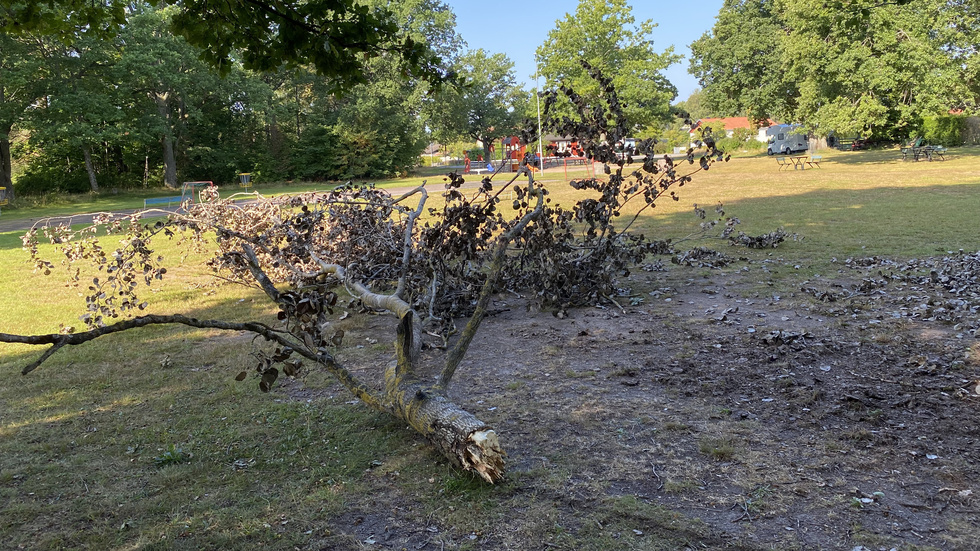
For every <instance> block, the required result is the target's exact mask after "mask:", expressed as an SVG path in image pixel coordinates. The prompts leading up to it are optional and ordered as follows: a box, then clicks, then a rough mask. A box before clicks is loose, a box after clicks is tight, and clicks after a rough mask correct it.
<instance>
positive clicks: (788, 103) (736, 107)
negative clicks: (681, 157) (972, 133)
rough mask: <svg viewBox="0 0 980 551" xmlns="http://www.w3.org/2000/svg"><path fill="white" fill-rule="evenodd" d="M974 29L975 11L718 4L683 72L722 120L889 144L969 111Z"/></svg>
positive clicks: (775, 0)
mask: <svg viewBox="0 0 980 551" xmlns="http://www.w3.org/2000/svg"><path fill="white" fill-rule="evenodd" d="M978 21H980V10H978V6H977V5H976V3H975V2H947V1H945V0H926V1H923V2H909V1H898V2H876V1H874V0H860V1H854V2H829V3H828V2H815V1H812V2H811V1H804V2H798V1H797V2H789V1H786V0H763V1H746V0H727V1H726V2H725V5H724V6H723V7H722V9H721V12H720V13H719V15H718V20H717V22H716V24H715V26H714V27H713V29H712V30H711V32H709V33H706V34H705V35H704V36H703V37H701V38H700V39H699V40H697V41H695V42H694V43H693V44H692V45H691V48H692V52H693V58H692V61H691V72H692V73H693V74H694V75H696V76H697V77H698V78H699V80H700V82H701V85H702V86H703V88H704V94H705V101H706V103H707V104H708V106H709V107H710V108H711V109H715V110H718V111H720V112H721V114H725V115H736V114H744V115H748V116H750V117H753V118H755V119H764V118H766V117H772V118H776V119H782V120H785V121H787V122H801V123H804V124H805V125H806V126H807V127H808V128H809V129H811V130H812V131H815V132H817V133H818V134H823V135H826V134H828V133H829V132H831V131H834V132H836V133H837V134H840V135H855V134H862V135H875V136H878V137H883V138H893V139H894V138H899V137H904V136H907V135H908V134H909V133H910V132H911V131H913V129H915V128H917V127H918V126H919V125H920V124H921V120H922V117H924V116H928V115H940V114H945V113H948V112H949V111H950V110H954V109H956V110H965V111H968V112H969V111H975V110H976V109H977V98H978V93H977V92H978V90H980V89H978V88H977V82H978V80H977V67H978V61H977V59H976V55H975V48H973V47H972V46H969V44H974V45H975V44H976V38H977V29H978V28H980V27H978V26H977V22H978Z"/></svg>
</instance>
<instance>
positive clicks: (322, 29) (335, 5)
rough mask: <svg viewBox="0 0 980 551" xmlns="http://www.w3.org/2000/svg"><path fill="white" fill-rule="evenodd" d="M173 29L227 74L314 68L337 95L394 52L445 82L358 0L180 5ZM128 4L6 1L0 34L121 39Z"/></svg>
mask: <svg viewBox="0 0 980 551" xmlns="http://www.w3.org/2000/svg"><path fill="white" fill-rule="evenodd" d="M168 5H170V6H172V7H173V8H174V9H175V13H174V15H173V17H172V20H171V22H172V29H173V32H175V33H176V34H178V35H180V36H182V37H184V38H185V39H186V40H187V42H188V43H190V44H192V45H193V46H195V47H197V48H199V49H200V56H201V57H202V58H203V59H204V60H206V61H208V62H209V63H211V64H212V65H213V66H215V67H217V68H218V69H219V70H220V71H221V72H222V73H227V72H228V71H230V70H231V67H232V65H233V64H234V63H235V62H240V63H241V64H242V65H243V66H244V67H245V68H246V69H251V70H257V71H270V70H276V69H277V68H279V67H280V66H286V67H290V68H292V67H298V66H301V65H310V66H312V67H314V68H315V70H316V71H317V72H318V73H319V74H320V75H322V76H325V77H329V78H331V79H332V81H333V83H334V87H335V89H336V90H342V89H344V88H345V87H346V86H348V85H351V84H355V83H361V82H365V78H366V77H365V75H364V68H365V63H366V61H367V60H368V59H371V58H373V57H377V56H380V55H395V56H397V57H399V58H401V59H403V60H405V61H406V65H405V71H406V72H407V73H409V74H411V75H412V76H415V77H421V78H426V79H429V80H431V81H433V82H442V81H443V80H444V79H445V78H446V74H445V72H444V71H443V70H442V65H441V60H440V58H439V56H438V55H436V54H435V53H434V52H433V50H432V49H430V48H429V46H428V45H427V43H426V42H425V41H419V40H417V39H415V38H413V37H412V36H409V35H407V34H405V33H403V32H402V29H401V27H400V26H399V23H398V20H397V18H396V17H395V16H394V15H393V14H392V13H391V12H390V11H389V10H388V9H386V7H384V6H381V5H379V4H377V3H375V5H374V6H371V5H369V4H367V3H364V2H360V1H358V0H229V1H227V2H212V1H209V0H176V1H174V2H170V3H168ZM129 9H130V2H125V1H121V0H97V1H90V0H49V1H47V2H33V1H29V0H0V30H2V31H4V32H11V33H19V34H23V33H40V34H45V35H50V36H59V37H61V38H62V39H64V40H66V41H70V40H72V39H73V37H75V36H77V35H78V34H79V33H86V32H98V33H101V34H115V33H116V32H118V31H119V29H120V28H121V27H122V26H123V25H124V23H125V22H126V13H127V10H129Z"/></svg>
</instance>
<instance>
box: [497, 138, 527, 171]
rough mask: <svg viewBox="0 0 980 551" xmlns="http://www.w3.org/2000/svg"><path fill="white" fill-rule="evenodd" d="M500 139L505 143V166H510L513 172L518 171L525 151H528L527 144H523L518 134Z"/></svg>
mask: <svg viewBox="0 0 980 551" xmlns="http://www.w3.org/2000/svg"><path fill="white" fill-rule="evenodd" d="M500 141H501V143H502V144H503V149H502V150H501V152H502V154H503V160H502V161H501V162H503V163H504V167H509V170H510V171H511V172H517V170H518V169H519V168H520V166H521V159H523V158H524V153H526V152H527V146H526V145H522V144H521V141H520V140H519V139H518V138H517V136H507V137H505V138H502V139H501V140H500Z"/></svg>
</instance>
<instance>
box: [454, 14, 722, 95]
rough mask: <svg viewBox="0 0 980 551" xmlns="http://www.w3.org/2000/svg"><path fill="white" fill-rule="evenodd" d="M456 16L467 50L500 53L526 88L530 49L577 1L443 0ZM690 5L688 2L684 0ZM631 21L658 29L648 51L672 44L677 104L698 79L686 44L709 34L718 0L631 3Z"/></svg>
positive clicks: (531, 82)
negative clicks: (679, 59) (680, 57)
mask: <svg viewBox="0 0 980 551" xmlns="http://www.w3.org/2000/svg"><path fill="white" fill-rule="evenodd" d="M443 1H444V2H445V3H446V4H447V5H449V6H450V7H451V8H452V10H453V13H455V14H456V31H457V32H458V33H459V34H460V35H461V36H462V37H463V39H464V40H465V41H466V45H467V47H468V48H471V49H477V48H483V49H484V50H486V51H488V52H491V53H503V54H506V55H507V57H509V58H510V60H511V61H513V62H514V72H515V74H516V76H517V80H518V81H519V82H523V83H525V84H526V88H528V89H530V88H533V87H534V78H533V75H534V51H535V50H536V49H537V48H538V46H540V45H541V44H543V43H544V41H545V38H546V37H547V36H548V31H550V30H552V29H554V28H555V21H557V20H559V19H564V18H565V14H566V13H570V14H574V13H575V8H576V7H577V6H578V0H551V1H540V0H523V1H521V0H491V1H489V2H476V1H473V0H443ZM688 1H689V0H688ZM629 4H630V5H631V6H632V8H633V17H634V18H635V19H636V21H637V22H640V21H644V20H647V19H652V20H653V22H654V23H657V24H658V26H657V27H656V28H655V29H654V30H653V35H652V39H653V48H654V50H655V51H657V52H662V51H664V50H665V49H666V48H667V47H668V46H674V51H675V52H676V53H679V54H681V55H683V56H684V60H683V61H682V62H680V63H678V64H676V65H673V66H671V67H670V68H668V69H667V71H665V75H666V76H667V78H668V79H669V80H670V81H671V82H672V83H673V84H674V86H676V87H677V99H676V100H674V101H675V102H676V101H682V100H685V99H687V97H688V96H689V95H691V92H693V91H694V89H695V88H697V86H698V83H697V80H696V79H695V78H694V77H693V76H691V75H690V74H688V72H687V67H688V63H689V61H688V57H689V56H690V50H689V49H688V47H687V46H688V45H689V44H690V43H691V42H694V41H695V40H697V39H698V38H700V37H701V35H702V34H704V33H705V32H706V31H709V30H710V29H711V27H712V26H713V25H714V24H715V16H716V15H717V14H718V10H720V9H721V6H722V4H723V0H703V1H700V2H696V3H688V2H687V1H683V0H674V1H671V2H662V1H659V0H656V1H655V0H646V1H643V0H633V1H631V2H629Z"/></svg>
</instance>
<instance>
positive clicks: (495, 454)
mask: <svg viewBox="0 0 980 551" xmlns="http://www.w3.org/2000/svg"><path fill="white" fill-rule="evenodd" d="M505 455H507V454H506V452H504V450H503V448H501V447H500V440H499V439H498V438H497V433H496V432H494V431H493V430H492V429H486V430H478V431H473V432H472V433H470V435H469V437H468V438H467V441H466V451H465V452H464V457H463V467H464V468H465V469H466V470H474V471H476V472H477V474H479V475H480V477H482V478H483V480H486V481H487V482H489V483H490V484H494V483H495V482H497V481H499V480H500V479H502V478H503V477H504V456H505Z"/></svg>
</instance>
